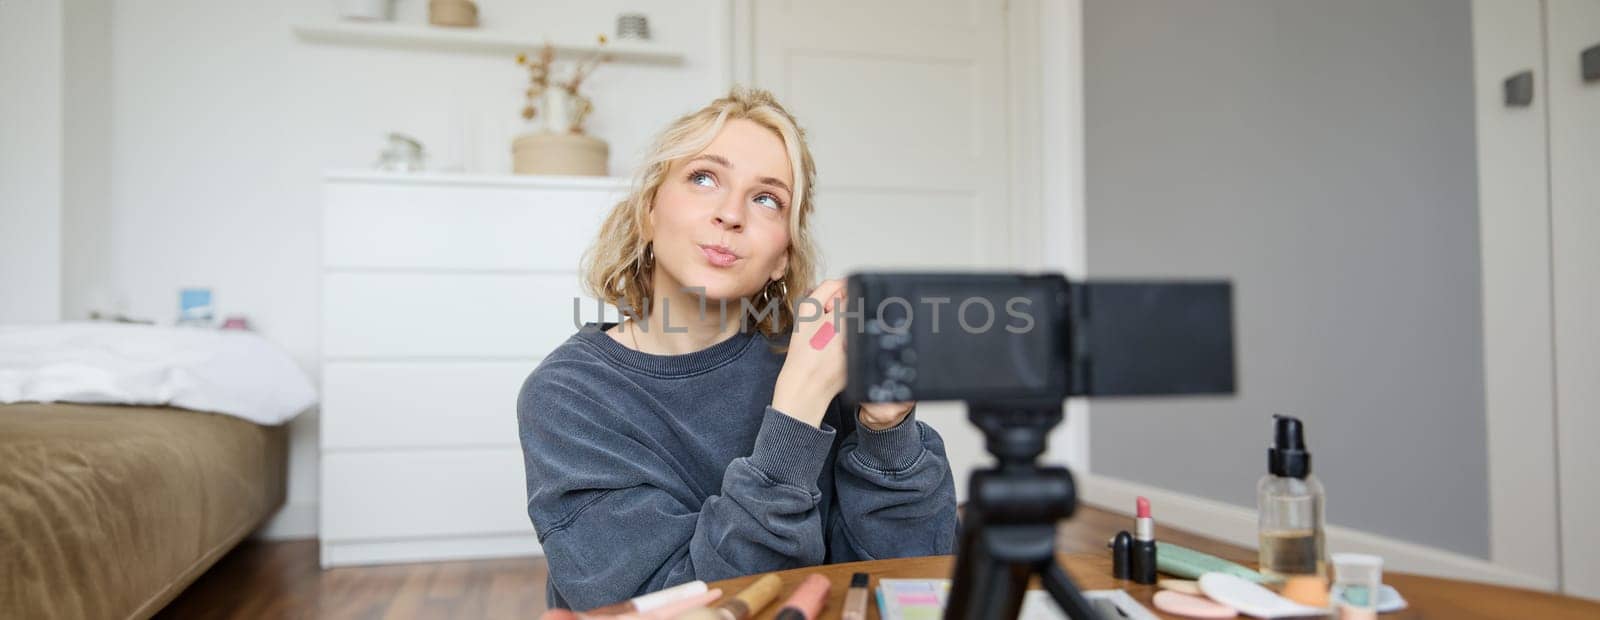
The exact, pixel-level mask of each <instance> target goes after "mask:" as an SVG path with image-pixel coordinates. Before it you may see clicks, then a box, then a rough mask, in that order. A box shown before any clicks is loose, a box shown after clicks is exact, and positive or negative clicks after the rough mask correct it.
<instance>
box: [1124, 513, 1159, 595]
mask: <svg viewBox="0 0 1600 620" xmlns="http://www.w3.org/2000/svg"><path fill="white" fill-rule="evenodd" d="M1134 506H1135V514H1136V515H1137V518H1136V519H1135V520H1134V530H1133V549H1132V553H1131V554H1130V555H1131V556H1132V557H1131V558H1130V559H1131V560H1132V561H1131V562H1129V564H1132V567H1131V568H1132V569H1133V570H1132V571H1131V572H1132V573H1133V575H1132V576H1133V581H1134V583H1143V584H1152V583H1155V582H1156V520H1155V519H1153V518H1151V517H1150V500H1148V499H1145V497H1144V496H1142V495H1141V496H1139V499H1138V500H1137V501H1135V502H1134Z"/></svg>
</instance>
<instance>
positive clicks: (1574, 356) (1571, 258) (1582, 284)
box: [1545, 0, 1600, 599]
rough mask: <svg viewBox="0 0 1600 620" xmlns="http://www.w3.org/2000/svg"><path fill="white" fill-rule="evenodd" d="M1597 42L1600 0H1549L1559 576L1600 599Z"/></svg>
mask: <svg viewBox="0 0 1600 620" xmlns="http://www.w3.org/2000/svg"><path fill="white" fill-rule="evenodd" d="M1591 46H1600V2H1596V1H1595V0H1548V1H1547V2H1546V4H1545V60H1546V65H1547V67H1548V75H1549V87H1548V89H1547V90H1548V92H1549V94H1550V97H1549V99H1548V107H1547V109H1548V110H1549V115H1550V121H1549V122H1550V134H1549V135H1550V231H1551V239H1550V243H1551V257H1552V260H1551V266H1552V267H1553V272H1554V274H1553V276H1554V277H1553V289H1554V291H1555V297H1554V303H1555V359H1556V363H1555V370H1556V380H1555V387H1556V431H1557V434H1556V441H1557V446H1556V454H1557V455H1558V459H1559V461H1558V467H1559V474H1558V480H1559V481H1560V485H1561V486H1560V500H1559V502H1558V503H1559V504H1560V506H1561V582H1562V586H1563V589H1564V590H1565V591H1566V592H1568V593H1570V594H1576V595H1579V596H1586V597H1589V598H1596V599H1600V557H1597V556H1596V555H1595V551H1596V550H1600V530H1597V528H1596V527H1595V523H1596V522H1597V521H1600V453H1597V452H1596V451H1595V450H1594V449H1593V447H1592V446H1591V445H1590V444H1592V443H1594V440H1595V438H1596V437H1600V323H1596V321H1595V317H1597V316H1600V177H1597V176H1596V175H1595V172H1596V171H1597V170H1600V79H1596V80H1585V79H1584V78H1583V71H1582V70H1581V69H1580V61H1579V58H1580V54H1582V53H1583V50H1585V49H1589V48H1590V47H1591ZM1596 53H1600V52H1596Z"/></svg>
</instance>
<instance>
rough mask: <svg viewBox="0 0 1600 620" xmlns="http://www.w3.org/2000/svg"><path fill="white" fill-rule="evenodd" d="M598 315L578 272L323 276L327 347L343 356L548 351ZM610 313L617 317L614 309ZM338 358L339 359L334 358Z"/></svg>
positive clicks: (531, 354)
mask: <svg viewBox="0 0 1600 620" xmlns="http://www.w3.org/2000/svg"><path fill="white" fill-rule="evenodd" d="M574 299H577V300H578V302H579V306H580V315H579V316H578V317H577V319H578V322H579V323H582V322H592V321H595V320H596V318H597V313H598V309H599V306H600V304H599V302H598V301H596V300H595V299H593V298H586V297H584V296H583V295H582V294H581V293H580V292H579V287H578V277H577V275H575V274H571V273H551V274H468V273H446V274H437V273H343V272H334V273H327V274H324V275H323V277H322V351H323V355H325V356H328V357H332V358H339V357H356V358H371V357H458V358H459V357H480V358H481V357H492V358H518V359H527V360H529V361H532V360H534V359H535V358H539V357H543V356H544V355H545V354H547V353H549V352H550V351H551V350H552V349H554V348H555V347H556V346H558V345H560V344H561V343H562V342H564V341H565V340H566V339H567V338H568V337H570V336H572V334H574V333H575V332H577V329H578V328H577V327H576V326H575V325H574V311H573V300H574ZM606 316H607V317H608V318H607V320H611V321H615V320H616V316H617V313H616V310H615V309H608V310H607V313H606ZM333 361H337V360H333Z"/></svg>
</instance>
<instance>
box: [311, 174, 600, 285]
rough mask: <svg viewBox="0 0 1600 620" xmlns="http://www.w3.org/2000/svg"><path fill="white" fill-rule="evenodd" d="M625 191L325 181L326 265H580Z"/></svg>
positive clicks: (574, 267)
mask: <svg viewBox="0 0 1600 620" xmlns="http://www.w3.org/2000/svg"><path fill="white" fill-rule="evenodd" d="M622 195H623V190H622V189H620V188H605V187H537V188H534V187H526V186H521V187H519V186H515V185H510V186H493V185H486V186H448V185H447V186H436V185H404V184H402V185H395V184H359V183H356V184H351V183H330V184H326V185H324V189H323V199H324V206H323V210H322V226H323V227H322V230H323V236H322V261H323V266H324V267H326V268H331V269H338V268H391V269H392V268H420V269H477V270H557V271H575V270H577V269H578V261H579V257H580V256H581V255H582V253H583V251H584V249H586V248H587V247H588V246H589V244H591V243H593V242H594V239H595V235H596V234H597V233H598V232H599V230H600V223H601V221H602V220H603V219H604V217H605V214H606V213H608V212H609V211H610V209H611V207H612V206H613V205H615V204H616V203H617V201H618V200H620V199H621V197H622Z"/></svg>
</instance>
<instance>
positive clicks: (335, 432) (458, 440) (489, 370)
mask: <svg viewBox="0 0 1600 620" xmlns="http://www.w3.org/2000/svg"><path fill="white" fill-rule="evenodd" d="M537 365H538V364H537V362H536V361H529V362H416V363H413V362H365V361H363V362H329V363H328V364H327V365H326V366H324V367H323V370H322V448H323V449H324V450H336V449H341V448H416V447H433V448H446V447H489V446H494V447H503V448H504V447H511V448H514V447H516V446H517V394H518V392H519V391H520V390H521V388H522V381H523V380H524V379H526V378H527V377H528V374H529V373H531V372H533V369H534V367H535V366H537Z"/></svg>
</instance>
